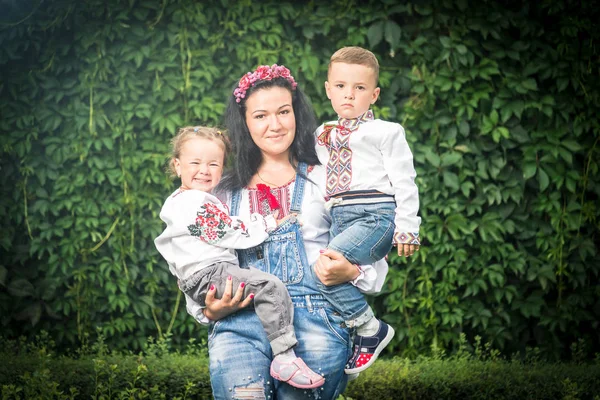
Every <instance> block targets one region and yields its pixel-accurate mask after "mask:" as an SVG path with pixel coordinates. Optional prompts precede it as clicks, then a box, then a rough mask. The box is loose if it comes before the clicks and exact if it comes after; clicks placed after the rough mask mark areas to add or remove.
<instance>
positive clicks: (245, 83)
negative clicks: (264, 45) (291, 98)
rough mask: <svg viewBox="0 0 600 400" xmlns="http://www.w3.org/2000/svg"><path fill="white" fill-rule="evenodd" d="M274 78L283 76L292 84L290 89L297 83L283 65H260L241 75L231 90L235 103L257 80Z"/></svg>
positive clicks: (243, 96)
mask: <svg viewBox="0 0 600 400" xmlns="http://www.w3.org/2000/svg"><path fill="white" fill-rule="evenodd" d="M275 78H284V79H286V80H287V81H288V82H290V83H291V85H292V90H293V89H296V86H298V84H297V83H296V81H295V80H294V77H293V76H292V75H291V74H290V70H289V69H287V68H286V67H284V66H283V65H277V64H273V65H272V66H270V67H269V66H268V65H261V66H259V67H258V68H256V70H255V71H253V72H248V73H247V74H246V75H244V76H242V78H241V79H240V82H239V83H238V86H237V88H235V90H234V91H233V95H234V96H235V101H236V103H239V102H241V101H242V99H243V98H245V97H246V91H247V90H248V89H250V88H251V87H252V86H254V84H255V83H256V82H258V81H270V80H272V79H275Z"/></svg>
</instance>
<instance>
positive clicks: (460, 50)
mask: <svg viewBox="0 0 600 400" xmlns="http://www.w3.org/2000/svg"><path fill="white" fill-rule="evenodd" d="M456 51H458V53H459V54H467V51H468V50H467V46H465V45H464V44H459V45H458V46H456Z"/></svg>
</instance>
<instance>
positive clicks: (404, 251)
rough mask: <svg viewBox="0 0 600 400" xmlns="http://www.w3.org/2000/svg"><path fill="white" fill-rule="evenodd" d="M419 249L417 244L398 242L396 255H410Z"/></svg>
mask: <svg viewBox="0 0 600 400" xmlns="http://www.w3.org/2000/svg"><path fill="white" fill-rule="evenodd" d="M417 251H419V245H418V244H398V255H399V256H400V257H410V256H412V255H413V254H415V252H417Z"/></svg>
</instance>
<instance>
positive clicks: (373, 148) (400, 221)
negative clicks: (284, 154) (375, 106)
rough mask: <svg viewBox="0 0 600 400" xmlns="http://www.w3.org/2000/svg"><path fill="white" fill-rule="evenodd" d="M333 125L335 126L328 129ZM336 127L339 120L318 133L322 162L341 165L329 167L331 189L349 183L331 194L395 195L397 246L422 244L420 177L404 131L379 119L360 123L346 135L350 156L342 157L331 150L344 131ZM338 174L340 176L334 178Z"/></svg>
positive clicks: (318, 130)
mask: <svg viewBox="0 0 600 400" xmlns="http://www.w3.org/2000/svg"><path fill="white" fill-rule="evenodd" d="M331 125H334V126H333V127H331V128H329V126H331ZM337 125H338V123H337V122H336V121H334V122H330V123H327V124H324V125H321V126H320V127H319V128H318V129H317V132H316V136H317V146H316V147H317V154H318V156H319V160H320V161H321V163H323V164H325V165H328V164H330V163H332V160H331V158H332V157H333V158H334V160H333V163H334V164H339V165H340V166H339V167H338V168H335V167H330V168H328V176H327V182H328V188H329V186H332V182H334V181H337V182H338V183H339V182H341V183H342V184H344V183H347V185H346V186H342V185H337V186H336V187H335V189H332V191H331V193H330V194H334V193H341V192H344V191H349V190H378V191H380V192H382V193H386V194H389V195H393V196H394V199H395V201H396V216H395V223H396V230H395V232H394V243H395V244H405V243H410V244H419V243H420V241H419V227H420V225H421V218H420V217H418V216H417V212H418V210H419V191H418V189H417V186H416V184H415V177H416V175H417V174H416V171H415V168H414V165H413V156H412V152H411V151H410V148H409V146H408V143H407V142H406V137H405V133H404V128H402V126H401V125H400V124H397V123H393V122H387V121H382V120H380V119H373V120H368V121H364V122H360V121H359V123H358V126H357V127H356V129H355V130H353V131H350V132H349V133H346V134H344V137H346V138H347V140H346V142H345V144H344V146H345V147H347V153H348V154H349V156H348V157H340V156H339V154H341V153H340V152H339V151H338V154H336V153H335V151H332V149H335V146H336V143H337V142H338V139H337V136H338V135H340V131H341V129H340V128H338V127H337ZM327 130H329V132H327ZM345 162H347V164H348V165H345V164H344V163H345ZM336 173H337V174H338V175H337V176H333V175H334V174H336ZM340 173H341V174H340ZM344 175H345V176H344ZM340 188H342V189H340ZM330 194H329V195H330Z"/></svg>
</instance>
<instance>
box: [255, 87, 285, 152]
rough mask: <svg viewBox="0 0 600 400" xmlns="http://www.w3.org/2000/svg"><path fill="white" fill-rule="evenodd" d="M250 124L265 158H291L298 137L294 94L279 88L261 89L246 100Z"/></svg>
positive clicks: (256, 142)
mask: <svg viewBox="0 0 600 400" xmlns="http://www.w3.org/2000/svg"><path fill="white" fill-rule="evenodd" d="M246 124H247V125H248V130H249V131H250V136H252V140H253V141H254V143H255V144H256V145H257V146H258V148H259V149H260V151H261V152H262V154H263V156H270V157H278V156H286V157H287V156H288V154H289V151H290V146H291V145H292V142H293V141H294V137H295V135H296V117H295V115H294V109H293V107H292V94H291V93H290V91H289V90H287V89H285V88H281V87H278V86H275V87H270V88H268V89H260V90H258V91H256V92H254V93H252V94H251V95H250V97H248V99H247V100H246Z"/></svg>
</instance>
